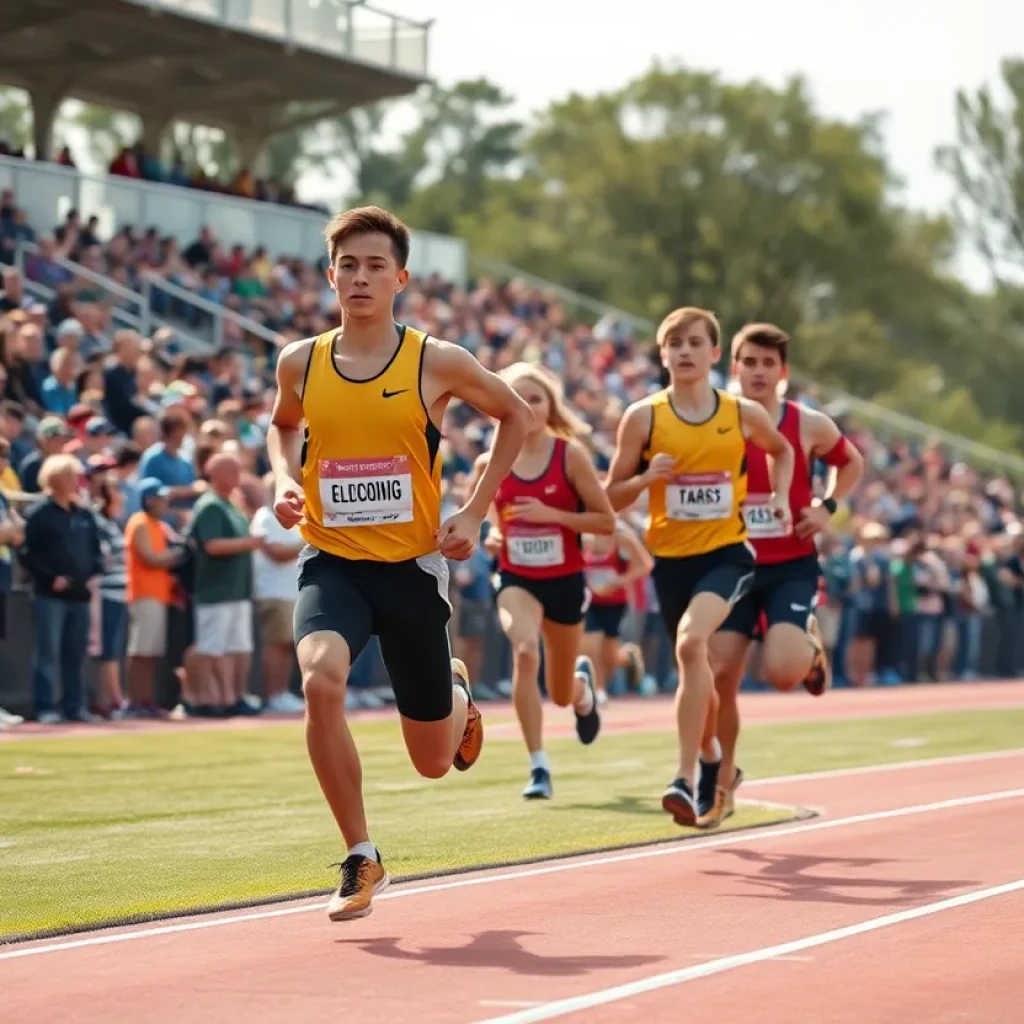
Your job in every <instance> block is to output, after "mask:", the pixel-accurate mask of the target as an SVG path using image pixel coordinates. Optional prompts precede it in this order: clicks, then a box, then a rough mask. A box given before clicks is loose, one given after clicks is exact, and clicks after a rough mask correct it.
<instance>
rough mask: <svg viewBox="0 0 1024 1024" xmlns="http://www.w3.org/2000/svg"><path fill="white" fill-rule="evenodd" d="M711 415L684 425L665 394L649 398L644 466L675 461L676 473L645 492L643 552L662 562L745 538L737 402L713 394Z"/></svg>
mask: <svg viewBox="0 0 1024 1024" xmlns="http://www.w3.org/2000/svg"><path fill="white" fill-rule="evenodd" d="M715 398H716V403H715V411H714V412H713V413H712V414H711V416H710V417H709V418H708V419H706V420H705V421H704V422H703V423H688V422H687V421H686V420H684V419H683V418H682V417H681V416H680V415H679V414H678V413H677V412H676V410H675V407H674V406H673V405H672V400H671V397H670V392H669V391H668V390H665V391H659V392H658V394H656V395H653V396H652V397H651V398H650V399H649V402H650V405H651V413H652V423H651V434H650V438H649V439H648V442H647V448H646V450H645V451H644V458H645V459H646V460H647V461H648V462H649V461H650V460H651V459H652V458H653V457H654V456H655V455H658V454H660V453H662V452H665V453H667V454H669V455H673V456H675V459H676V466H675V474H674V475H673V476H672V477H670V478H669V479H668V480H659V481H657V482H656V483H654V484H653V485H652V486H651V488H650V519H649V522H648V526H647V548H648V550H649V551H650V552H651V554H652V555H658V556H660V557H662V558H686V557H690V556H693V555H703V554H705V553H707V552H708V551H714V550H716V549H717V548H722V547H725V546H726V545H728V544H738V543H741V542H743V541H745V540H746V539H747V527H746V524H745V522H744V520H743V515H742V506H743V499H744V498H745V497H746V495H747V458H746V450H747V445H746V441H745V440H744V437H743V429H742V426H741V425H740V409H739V402H738V401H737V400H736V399H735V398H734V397H733V396H732V395H730V394H727V393H726V392H724V391H719V390H717V389H716V390H715Z"/></svg>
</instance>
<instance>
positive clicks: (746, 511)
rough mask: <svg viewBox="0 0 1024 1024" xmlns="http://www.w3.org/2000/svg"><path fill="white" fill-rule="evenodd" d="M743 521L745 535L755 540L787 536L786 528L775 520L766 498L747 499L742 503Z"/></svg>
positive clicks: (758, 496)
mask: <svg viewBox="0 0 1024 1024" xmlns="http://www.w3.org/2000/svg"><path fill="white" fill-rule="evenodd" d="M743 521H744V522H745V523H746V524H747V535H748V536H750V537H753V538H754V539H755V540H762V539H764V538H767V537H786V536H788V535H789V529H788V528H787V526H786V525H785V524H784V523H781V522H780V521H779V520H778V519H776V517H775V512H774V510H773V509H772V507H771V505H769V504H768V498H767V496H762V495H757V496H755V497H748V498H747V500H746V501H745V502H744V503H743Z"/></svg>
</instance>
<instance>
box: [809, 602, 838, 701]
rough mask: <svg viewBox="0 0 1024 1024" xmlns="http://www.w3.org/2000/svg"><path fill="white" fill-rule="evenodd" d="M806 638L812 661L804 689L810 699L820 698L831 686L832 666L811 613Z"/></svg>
mask: <svg viewBox="0 0 1024 1024" xmlns="http://www.w3.org/2000/svg"><path fill="white" fill-rule="evenodd" d="M807 637H808V639H809V640H810V641H811V644H812V645H813V647H814V660H813V661H812V662H811V669H810V671H809V672H808V673H807V678H806V679H804V689H805V690H806V691H807V692H808V693H809V694H810V695H811V696H812V697H820V696H821V695H822V694H823V693H824V692H825V691H826V690H827V689H829V687H830V686H831V685H832V666H831V665H830V664H829V661H828V654H827V653H826V652H825V643H824V641H823V640H822V639H821V630H820V629H819V628H818V618H817V616H816V615H815V614H814V613H813V612H812V613H811V614H810V615H809V616H808V618H807Z"/></svg>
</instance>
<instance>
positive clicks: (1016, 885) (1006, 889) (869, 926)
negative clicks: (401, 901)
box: [478, 878, 1024, 1024]
mask: <svg viewBox="0 0 1024 1024" xmlns="http://www.w3.org/2000/svg"><path fill="white" fill-rule="evenodd" d="M1021 890H1024V878H1018V879H1017V881H1015V882H1007V883H1006V884H1005V885H993V886H991V887H990V888H988V889H975V890H974V891H973V892H968V893H964V894H963V895H961V896H953V897H950V898H949V899H945V900H939V901H938V902H937V903H926V904H924V906H921V907H914V908H913V909H912V910H900V911H898V912H897V913H894V914H884V915H883V916H882V917H872V918H869V919H868V920H867V921H861V922H860V923H859V924H851V925H848V926H847V927H845V928H834V929H833V930H832V931H828V932H819V933H818V934H817V935H808V936H806V937H805V938H803V939H796V940H794V941H793V942H781V943H779V944H778V945H776V946H766V947H764V948H763V949H753V950H751V951H750V952H748V953H739V954H737V955H736V956H726V957H722V958H721V959H719V960H709V961H707V962H706V963H703V964H697V965H696V966H694V967H684V968H682V969H681V970H677V971H667V972H666V973H664V974H655V975H652V976H650V977H648V978H641V979H640V980H638V981H630V982H627V983H626V984H624V985H615V986H614V987H612V988H606V989H600V990H598V991H597V992H591V993H589V994H588V995H585V996H574V997H573V998H571V999H559V1000H557V1001H556V1002H552V1003H545V1004H544V1005H543V1006H538V1007H535V1008H532V1009H526V1010H521V1011H520V1012H518V1013H509V1014H506V1015H505V1016H504V1017H490V1018H488V1019H487V1020H484V1021H479V1022H478V1024H535V1022H536V1021H542V1020H554V1019H555V1018H556V1017H565V1016H567V1015H568V1014H570V1013H578V1012H579V1011H580V1010H589V1009H593V1007H595V1006H605V1005H607V1004H608V1003H616V1002H619V1001H620V1000H622V999H631V998H633V997H634V996H639V995H643V994H644V993H646V992H655V991H657V990H658V989H661V988H669V987H671V986H673V985H683V984H685V983H686V982H688V981H696V980H697V979H698V978H707V977H710V976H711V975H713V974H722V973H723V972H725V971H732V970H735V969H736V968H737V967H747V966H748V965H750V964H756V963H761V962H763V961H765V960H777V959H778V958H779V957H788V956H790V955H791V954H793V953H800V952H802V951H803V950H805V949H815V948H816V947H818V946H825V945H828V944H829V943H831V942H840V941H842V940H843V939H850V938H853V937H854V936H857V935H864V934H866V933H868V932H875V931H878V930H879V929H881V928H890V927H892V926H893V925H898V924H904V923H906V922H907V921H916V920H917V919H918V918H921V917H929V916H931V915H932V914H941V913H942V912H943V911H945V910H955V909H957V908H958V907H966V906H969V905H970V904H971V903H979V902H981V901H982V900H989V899H993V898H994V897H996V896H1005V895H1006V894H1007V893H1012V892H1020V891H1021Z"/></svg>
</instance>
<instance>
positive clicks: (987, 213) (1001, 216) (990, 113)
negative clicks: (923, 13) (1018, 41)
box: [937, 60, 1024, 278]
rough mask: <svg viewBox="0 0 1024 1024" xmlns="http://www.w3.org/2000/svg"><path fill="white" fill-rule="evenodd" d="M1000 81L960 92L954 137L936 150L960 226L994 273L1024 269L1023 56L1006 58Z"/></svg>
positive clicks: (995, 274) (999, 274)
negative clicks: (993, 85)
mask: <svg viewBox="0 0 1024 1024" xmlns="http://www.w3.org/2000/svg"><path fill="white" fill-rule="evenodd" d="M1000 79H1001V81H1000V83H999V84H1000V86H1001V91H1002V92H1003V94H1004V96H1003V97H1002V98H1000V97H998V96H996V95H994V94H993V90H992V89H990V88H989V87H988V86H983V87H982V88H980V89H977V90H975V91H973V92H970V91H967V90H961V91H959V92H958V93H957V97H956V141H955V143H954V144H952V145H947V146H943V147H941V148H940V149H939V150H938V152H937V160H938V164H939V166H940V167H941V168H942V169H944V170H945V171H946V173H947V174H948V175H949V177H950V179H951V181H952V183H953V186H954V189H955V197H954V201H953V210H954V215H955V217H956V220H957V223H958V226H959V227H960V229H961V231H962V232H963V234H964V236H965V237H966V238H967V240H968V241H969V242H970V243H971V244H972V245H973V246H974V248H975V250H976V251H977V252H978V253H979V254H980V255H981V256H982V258H983V259H984V260H985V261H986V262H987V264H988V266H989V268H990V270H991V271H992V273H993V275H994V276H995V277H996V278H1003V277H1005V276H1006V275H1007V274H1016V275H1019V274H1020V272H1021V271H1024V60H1005V61H1003V63H1002V66H1001V75H1000Z"/></svg>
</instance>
